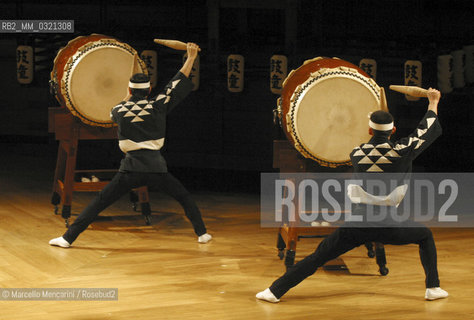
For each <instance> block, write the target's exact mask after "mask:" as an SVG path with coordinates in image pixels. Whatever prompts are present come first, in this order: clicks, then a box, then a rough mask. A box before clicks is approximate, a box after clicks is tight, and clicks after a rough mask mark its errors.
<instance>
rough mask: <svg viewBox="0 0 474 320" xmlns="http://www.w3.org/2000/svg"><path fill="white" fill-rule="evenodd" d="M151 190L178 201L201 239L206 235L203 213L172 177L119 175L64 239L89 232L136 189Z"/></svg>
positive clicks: (120, 173) (135, 174)
mask: <svg viewBox="0 0 474 320" xmlns="http://www.w3.org/2000/svg"><path fill="white" fill-rule="evenodd" d="M141 186H147V187H148V189H149V190H150V191H159V192H163V193H166V194H168V195H170V196H171V197H173V198H174V199H176V200H177V201H178V202H179V203H180V204H181V206H182V207H183V209H184V212H185V214H186V217H188V219H189V220H190V221H191V223H192V225H193V227H194V232H195V233H196V234H197V235H198V236H200V235H203V234H205V233H206V227H205V226H204V222H203V221H202V217H201V212H200V211H199V209H198V207H197V205H196V203H195V202H194V200H193V199H192V198H191V195H190V194H189V192H188V191H187V190H186V189H185V188H184V186H183V185H182V184H181V182H179V180H178V179H176V178H175V177H174V176H173V175H172V174H171V173H168V172H167V173H150V172H118V173H117V174H116V175H115V176H114V177H113V179H112V181H110V183H108V184H107V185H106V186H105V188H104V189H103V190H102V191H101V192H100V193H99V195H98V196H97V197H96V198H95V199H94V200H92V202H91V203H90V204H89V205H88V206H87V207H86V208H85V209H84V210H83V211H82V212H81V213H80V214H79V216H78V217H77V218H76V219H75V220H74V223H73V224H72V225H71V226H70V227H69V229H68V230H67V231H66V233H64V235H63V238H64V239H65V240H66V241H67V242H69V243H73V242H74V240H76V238H77V237H78V236H79V234H80V233H81V232H82V231H84V230H85V229H87V227H88V226H89V225H90V224H91V223H92V222H93V221H94V219H95V218H96V217H97V216H98V215H99V214H100V213H101V212H102V211H103V210H104V209H105V208H107V207H108V206H109V205H111V204H112V203H114V202H115V201H117V200H118V199H119V198H120V197H122V196H123V195H125V194H127V193H128V192H130V190H131V189H132V188H136V187H141Z"/></svg>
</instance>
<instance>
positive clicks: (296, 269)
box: [270, 228, 365, 299]
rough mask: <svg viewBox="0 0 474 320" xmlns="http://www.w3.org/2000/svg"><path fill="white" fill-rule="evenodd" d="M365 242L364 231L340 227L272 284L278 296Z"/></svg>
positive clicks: (273, 290)
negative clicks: (327, 263)
mask: <svg viewBox="0 0 474 320" xmlns="http://www.w3.org/2000/svg"><path fill="white" fill-rule="evenodd" d="M364 242H365V237H364V236H363V233H361V232H360V231H358V230H357V229H352V228H339V229H337V230H336V231H334V232H333V233H331V234H330V235H329V236H328V237H327V238H325V239H324V240H323V241H322V242H321V243H320V244H319V246H318V248H317V249H316V251H315V252H314V253H312V254H310V255H309V256H307V257H306V258H304V259H303V260H301V261H299V262H298V263H296V264H295V265H294V266H293V267H290V268H289V269H288V270H287V272H286V273H285V274H284V275H283V276H281V277H280V278H278V279H277V280H276V281H275V282H273V284H272V285H271V286H270V291H271V292H272V293H273V294H274V295H275V297H276V298H278V299H279V298H280V297H281V296H283V295H284V294H285V293H286V292H287V291H288V290H290V289H291V288H293V287H294V286H296V285H297V284H299V283H300V282H301V281H303V280H304V279H306V278H307V277H309V276H310V275H312V274H313V273H315V272H316V270H318V268H319V267H321V266H322V265H324V264H325V263H326V262H328V261H329V260H332V259H335V258H337V257H338V256H340V255H341V254H343V253H345V252H347V251H349V250H352V249H354V248H355V247H358V246H360V245H361V244H363V243H364Z"/></svg>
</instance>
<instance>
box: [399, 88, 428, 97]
mask: <svg viewBox="0 0 474 320" xmlns="http://www.w3.org/2000/svg"><path fill="white" fill-rule="evenodd" d="M390 89H391V90H393V91H398V92H401V93H404V94H407V95H409V96H412V97H422V98H426V97H428V90H426V89H423V88H420V87H416V86H396V85H391V86H390Z"/></svg>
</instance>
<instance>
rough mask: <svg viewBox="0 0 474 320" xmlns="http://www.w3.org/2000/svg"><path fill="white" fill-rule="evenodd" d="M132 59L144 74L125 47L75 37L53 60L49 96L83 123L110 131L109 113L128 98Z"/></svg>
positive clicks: (99, 37)
mask: <svg viewBox="0 0 474 320" xmlns="http://www.w3.org/2000/svg"><path fill="white" fill-rule="evenodd" d="M135 59H138V66H139V69H140V70H141V72H142V73H145V74H147V73H148V72H147V70H146V66H145V64H144V63H143V61H142V60H140V59H139V58H138V55H136V51H135V50H134V49H133V48H132V47H130V46H129V45H127V44H125V43H121V42H119V41H117V40H116V39H114V38H112V37H108V36H104V35H99V34H93V35H90V36H81V37H77V38H75V39H73V40H71V41H69V43H68V44H67V45H66V47H64V48H62V49H61V50H59V52H58V54H57V55H56V58H55V59H54V67H53V70H52V71H51V88H52V91H53V94H54V95H55V96H56V99H57V100H58V101H59V103H60V104H61V105H62V106H65V107H67V108H68V109H69V110H70V111H71V113H72V114H73V115H74V116H76V117H78V118H80V119H81V120H82V121H83V122H84V123H86V124H88V125H91V126H101V127H112V126H113V125H114V123H113V122H112V120H111V119H110V110H111V109H112V107H113V106H114V105H116V104H117V103H119V102H120V101H122V100H123V99H124V98H125V97H126V96H127V94H128V81H129V79H130V76H131V73H132V70H133V63H134V61H135Z"/></svg>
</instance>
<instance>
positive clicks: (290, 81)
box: [278, 57, 380, 168]
mask: <svg viewBox="0 0 474 320" xmlns="http://www.w3.org/2000/svg"><path fill="white" fill-rule="evenodd" d="M337 68H339V69H345V70H348V69H347V68H349V69H350V71H351V72H352V74H356V73H358V74H359V75H360V76H359V75H355V78H359V77H360V78H361V79H363V81H364V82H367V84H368V85H364V86H368V87H370V89H369V91H370V90H372V91H373V92H372V93H370V94H369V95H373V96H374V101H376V104H377V105H376V106H375V108H376V109H375V110H377V109H380V101H379V100H378V99H380V96H379V95H380V88H379V87H378V86H377V84H376V83H375V81H373V80H372V79H371V78H370V77H369V76H368V75H367V73H365V72H364V71H363V70H362V69H360V68H359V67H357V66H355V65H354V64H352V63H350V62H347V61H344V60H341V59H337V58H322V57H317V58H314V59H311V60H307V61H305V63H304V64H303V65H302V66H300V67H299V68H298V69H296V70H293V71H291V72H290V74H289V75H288V77H287V78H286V79H285V81H284V83H283V90H282V94H281V97H280V98H279V101H278V104H279V105H278V111H279V117H280V121H281V125H282V129H283V131H284V132H285V134H286V137H287V138H288V140H289V141H290V142H291V143H292V144H293V146H294V147H295V148H296V149H297V150H298V151H299V152H300V153H301V154H302V155H303V156H304V157H306V158H311V159H313V160H315V161H316V162H318V163H319V164H320V165H322V166H326V167H333V168H335V167H339V166H345V165H351V163H350V159H349V153H350V150H347V157H346V158H345V159H342V158H341V157H337V159H331V158H330V157H328V156H326V155H324V154H315V153H314V152H312V151H311V150H308V148H304V146H302V144H303V143H302V142H301V139H299V138H301V136H298V132H297V131H298V130H295V126H298V124H295V121H297V120H296V119H295V118H296V117H295V116H294V115H295V106H294V105H295V101H294V100H295V99H296V98H297V97H299V96H301V95H302V94H300V93H301V92H302V91H304V90H303V89H302V86H303V84H304V87H305V88H306V86H307V84H308V81H309V79H310V78H311V77H312V74H314V73H317V72H319V71H320V70H328V69H334V70H336V69H337ZM323 72H324V71H323ZM334 90H336V89H334ZM334 90H333V91H334ZM337 90H339V91H344V90H342V89H341V88H337ZM363 90H365V89H363ZM298 91H299V92H300V93H298ZM297 93H298V94H297ZM341 93H343V92H341ZM315 102H316V101H315ZM357 107H358V106H357V105H354V108H357ZM331 108H332V106H331V105H328V106H327V111H326V110H325V111H326V112H330V111H331ZM375 110H373V109H372V110H371V111H375ZM290 114H291V116H290ZM367 114H368V113H367V112H366V113H365V114H363V112H360V116H359V115H358V117H359V119H358V120H359V122H360V121H363V122H364V126H366V127H367V129H366V130H365V134H364V135H363V136H362V137H360V142H358V143H359V144H360V143H363V142H365V141H366V140H367V138H368V124H367V121H368V120H367ZM318 118H319V117H318ZM336 118H337V117H334V119H336ZM308 121H309V120H307V121H306V122H308ZM335 125H337V124H335ZM305 127H306V130H318V127H317V126H315V127H314V129H308V125H307V124H306V126H305ZM359 131H360V130H359ZM349 134H350V133H349ZM326 140H327V141H329V142H331V137H330V136H328V137H327V138H326ZM364 140H365V141H364ZM327 141H325V142H327ZM356 145H358V144H355V145H354V146H353V147H355V146H356ZM328 148H329V147H328ZM330 148H339V146H338V143H337V142H333V143H332V145H331V146H330ZM346 149H347V146H346ZM344 154H345V153H344Z"/></svg>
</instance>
